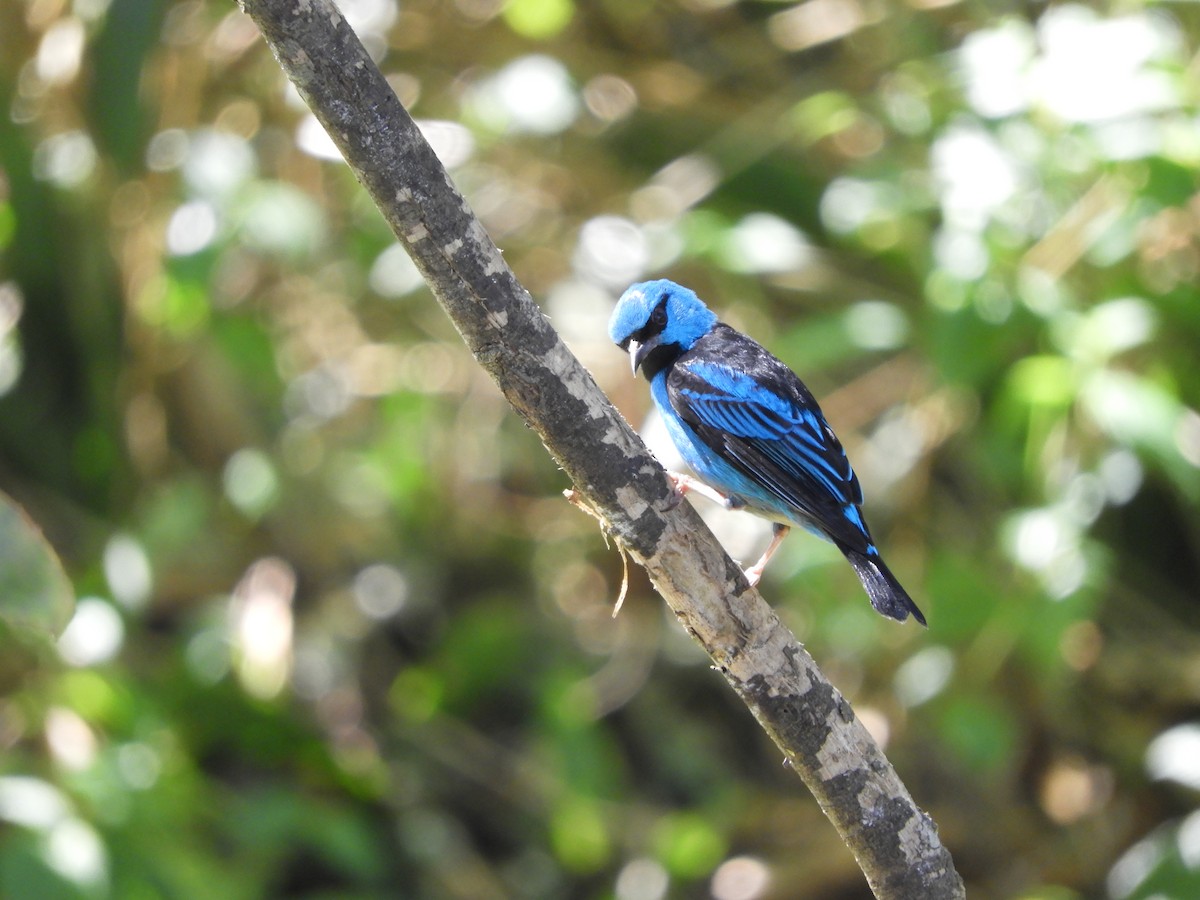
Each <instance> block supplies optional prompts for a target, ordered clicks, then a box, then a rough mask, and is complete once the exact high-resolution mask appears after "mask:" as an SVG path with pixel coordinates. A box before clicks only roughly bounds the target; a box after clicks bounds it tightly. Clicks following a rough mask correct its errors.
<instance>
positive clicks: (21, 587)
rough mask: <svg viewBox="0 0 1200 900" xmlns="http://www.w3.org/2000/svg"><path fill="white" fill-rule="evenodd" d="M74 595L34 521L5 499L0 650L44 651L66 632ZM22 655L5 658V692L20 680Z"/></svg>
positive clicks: (0, 667) (0, 521) (1, 681)
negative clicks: (3, 647) (9, 646)
mask: <svg viewBox="0 0 1200 900" xmlns="http://www.w3.org/2000/svg"><path fill="white" fill-rule="evenodd" d="M74 608H75V592H74V590H73V589H72V588H71V582H70V581H69V580H68V579H67V575H66V573H65V572H64V571H63V568H62V563H60V562H59V560H58V556H57V555H56V554H55V552H54V550H53V549H52V548H51V547H50V544H49V543H47V541H46V539H45V538H44V537H43V536H42V533H41V531H40V530H39V529H38V527H37V526H36V525H34V524H33V522H32V521H30V519H29V517H28V516H26V515H25V513H24V512H22V510H21V509H20V507H18V506H17V505H16V504H15V503H14V502H13V501H12V500H11V499H9V498H8V497H7V496H4V495H0V645H4V644H8V643H9V641H10V640H13V639H15V640H16V641H18V642H19V643H21V644H24V645H26V646H28V647H42V648H44V647H45V646H46V645H47V644H48V643H49V642H50V641H52V640H54V638H56V637H58V635H59V633H60V632H61V631H62V630H63V629H64V628H65V627H66V625H67V622H68V621H69V620H70V618H71V613H72V611H73V610H74ZM20 656H21V654H17V653H10V652H3V653H0V658H2V659H3V660H4V661H3V663H0V689H3V687H4V686H5V685H6V684H7V683H8V682H9V679H11V678H13V677H15V676H18V675H20V674H21V673H20V672H19V671H14V670H13V668H14V666H16V667H18V668H20V667H23V665H24V664H27V663H28V660H26V661H25V663H22V661H21V660H20V659H19V657H20Z"/></svg>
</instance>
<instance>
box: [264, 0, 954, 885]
mask: <svg viewBox="0 0 1200 900" xmlns="http://www.w3.org/2000/svg"><path fill="white" fill-rule="evenodd" d="M242 3H243V8H244V10H245V11H246V12H247V13H248V14H249V15H250V16H251V17H252V18H253V19H254V21H255V22H256V23H257V24H258V27H259V29H260V30H261V31H262V33H263V35H264V37H265V38H266V39H267V43H268V44H269V45H270V47H271V50H272V51H273V52H274V54H275V57H276V58H277V59H278V61H279V64H280V65H281V66H282V67H283V70H284V72H285V73H287V76H288V77H289V78H290V79H291V80H292V82H293V83H294V84H295V85H296V87H297V88H298V89H299V91H300V94H301V96H303V97H304V99H305V101H306V102H307V103H308V105H309V107H310V108H311V109H312V111H313V113H314V114H315V115H316V117H317V119H319V120H320V122H321V123H322V124H323V125H324V126H325V130H326V131H327V132H329V135H330V137H331V138H333V140H334V142H335V143H336V144H337V146H338V147H339V148H340V149H341V152H342V155H343V156H344V157H345V158H346V161H347V162H348V163H349V164H350V167H351V169H352V170H353V171H354V174H355V176H356V177H357V178H358V180H359V181H360V182H361V183H362V185H363V186H364V187H365V188H366V189H367V191H368V192H369V193H370V195H371V197H372V199H373V200H374V201H375V204H376V206H378V207H379V210H380V212H382V213H383V215H384V218H386V219H387V221H388V224H389V225H390V226H391V228H392V231H393V232H394V233H395V235H396V237H397V238H398V239H399V240H400V242H401V243H402V244H403V245H404V246H405V248H407V250H408V252H409V254H410V255H411V256H412V258H413V260H414V262H415V263H416V265H417V267H418V268H419V269H420V270H421V273H422V274H423V275H424V277H425V280H426V281H427V282H428V283H429V285H430V287H431V288H432V289H433V293H434V295H435V296H436V297H437V299H438V301H439V302H440V303H441V305H442V306H443V307H444V309H445V310H446V312H447V314H448V315H449V316H450V318H451V319H452V320H453V322H454V324H455V326H456V327H457V328H458V330H459V333H460V334H461V335H462V338H463V340H464V341H465V342H466V344H467V346H468V347H469V348H470V350H471V352H472V353H473V354H474V355H475V358H476V359H477V360H478V361H479V363H480V365H482V366H483V367H484V369H486V370H487V372H488V373H489V374H490V375H491V376H492V378H493V379H494V380H495V382H496V384H497V385H498V386H499V388H500V390H501V391H502V392H503V393H504V396H505V397H506V398H507V399H508V401H509V403H511V404H512V406H513V408H514V409H515V410H516V411H517V412H518V413H520V415H521V416H522V417H523V418H524V419H525V421H526V422H528V423H529V425H530V426H531V427H533V428H534V429H535V430H536V431H537V433H538V434H539V435H540V437H541V439H542V442H543V443H544V444H545V445H546V449H547V450H549V452H550V455H551V456H553V457H554V459H555V461H556V462H557V463H558V464H559V465H560V466H561V467H562V469H563V471H564V472H566V474H567V475H568V477H569V478H570V479H571V481H572V483H573V485H574V495H573V498H572V499H573V501H574V502H576V503H577V504H578V505H581V506H583V507H584V508H587V509H588V510H589V511H591V512H592V513H593V514H594V515H595V516H596V517H597V518H598V519H599V520H600V521H601V523H602V525H603V526H604V527H605V528H606V529H607V530H608V532H609V533H610V534H612V536H613V537H614V538H615V539H616V540H617V541H618V542H619V543H620V545H621V546H622V547H623V548H624V549H625V550H626V551H627V552H628V553H629V554H630V555H631V556H632V557H633V558H634V560H636V561H637V562H638V563H640V564H641V565H642V566H644V567H645V568H646V570H647V572H648V573H649V575H650V579H651V581H652V582H653V583H654V586H655V587H656V588H657V589H658V591H659V593H660V594H662V596H663V598H664V599H665V600H666V602H667V604H668V605H669V606H670V608H671V609H672V611H673V612H674V613H675V615H676V617H677V618H678V619H679V621H680V623H681V624H682V625H683V627H684V628H685V629H686V630H687V631H688V633H689V634H691V635H692V637H693V638H695V639H696V641H697V642H698V643H699V644H700V645H701V646H702V647H703V648H704V650H705V651H706V652H707V653H708V655H709V656H710V657H711V658H712V660H713V662H714V663H715V664H716V667H717V668H718V669H719V670H720V672H721V673H722V674H723V675H724V676H725V678H726V680H727V681H728V682H729V684H730V685H731V686H732V687H733V689H734V690H735V691H736V692H737V693H738V695H739V696H740V697H741V698H742V700H743V701H745V703H746V705H747V706H748V707H749V708H750V711H751V712H752V713H753V714H754V716H755V718H756V719H758V721H759V724H760V725H762V727H763V728H764V729H765V730H766V732H767V733H768V734H769V735H770V736H771V738H772V739H773V740H774V741H775V743H776V744H777V745H778V746H779V748H780V749H781V750H782V751H783V753H784V754H785V756H786V759H787V761H788V762H789V763H790V765H791V767H792V768H793V769H794V770H795V771H796V772H797V774H799V775H800V777H801V778H802V779H803V780H804V783H805V784H806V785H807V786H808V788H809V790H811V791H812V793H813V795H814V796H815V797H816V799H817V802H818V803H819V804H820V806H821V808H822V810H824V812H825V814H826V815H827V816H828V817H829V819H830V821H831V822H832V823H833V824H834V826H835V827H836V828H837V830H838V832H839V833H840V834H841V836H842V839H843V840H844V841H845V842H846V844H847V845H848V846H849V847H850V849H851V851H852V852H853V853H854V856H855V858H856V859H857V860H858V864H859V867H860V868H861V869H862V871H863V873H864V874H865V875H866V877H867V881H868V882H869V884H870V886H871V889H872V890H873V891H874V892H875V894H876V896H878V897H885V898H905V900H916V898H921V900H937V898H957V897H962V896H964V891H963V885H962V880H961V879H960V878H959V876H958V873H957V872H956V871H955V870H954V865H953V862H952V861H951V859H950V854H949V852H948V851H947V850H946V849H945V847H943V846H942V844H941V841H940V840H939V838H938V833H937V828H936V826H935V825H934V823H933V821H932V820H931V819H930V818H929V816H928V815H926V814H925V813H924V812H923V811H922V810H920V809H919V808H918V807H917V806H916V805H915V804H914V803H913V800H912V797H911V796H910V795H909V793H908V791H907V789H906V788H905V787H904V785H903V784H902V783H901V781H900V779H899V777H898V776H897V775H896V772H895V770H894V769H893V768H892V766H891V764H890V763H889V762H888V761H887V759H886V758H885V757H884V755H883V754H882V753H881V752H880V750H879V748H878V746H876V744H875V742H874V741H873V740H872V739H871V737H870V735H869V734H868V733H867V731H866V730H865V729H864V728H863V726H862V725H861V723H860V722H859V721H858V720H857V719H856V718H855V716H854V713H853V711H852V710H851V708H850V704H849V703H847V702H846V700H845V699H844V698H843V697H842V696H841V694H840V693H838V691H837V689H836V688H834V687H833V685H832V684H830V683H829V681H828V680H827V679H826V678H825V676H824V675H822V674H821V672H820V671H819V670H818V669H817V666H816V663H814V662H813V660H812V657H810V656H809V655H808V653H807V652H805V650H804V648H803V647H801V646H800V644H799V643H798V642H797V641H796V639H795V637H793V635H792V634H791V632H790V631H788V629H787V628H786V627H785V626H784V625H783V624H782V623H781V622H780V620H779V618H778V617H777V616H776V615H775V613H774V611H773V610H772V609H771V608H770V607H769V606H768V605H767V604H766V603H765V602H763V600H762V598H761V597H760V596H759V595H758V593H757V591H755V590H754V589H752V588H750V587H749V585H748V584H747V582H746V580H745V578H744V576H743V575H742V572H741V569H739V568H738V566H737V565H736V564H735V563H734V562H733V561H732V560H731V559H730V558H729V557H728V556H727V555H726V554H725V552H724V551H723V550H722V548H721V546H720V545H719V544H718V543H717V541H716V539H715V538H713V536H712V534H711V532H709V530H708V529H707V528H706V527H705V526H704V524H703V522H702V521H701V520H700V518H699V516H698V515H697V514H696V513H695V512H694V511H693V510H692V508H691V506H690V505H689V504H687V503H676V502H675V495H674V491H673V488H672V486H671V484H670V482H669V481H668V480H667V478H666V476H665V474H664V472H663V470H662V468H661V466H659V464H658V463H657V462H656V461H655V460H654V459H653V457H651V456H650V454H649V452H648V451H647V450H646V447H645V445H644V444H643V443H642V442H641V440H640V439H639V438H638V436H637V435H636V434H635V433H634V432H633V431H632V430H631V429H630V428H629V426H628V425H627V424H626V423H625V420H624V419H622V418H621V415H620V414H619V413H618V412H617V411H616V409H614V408H613V406H612V405H611V404H610V403H609V401H608V398H607V397H606V396H605V395H604V393H603V392H602V391H601V390H600V389H599V388H598V387H597V386H596V383H595V382H594V381H593V380H592V377H591V375H590V374H589V373H588V371H587V370H586V369H584V368H583V366H582V365H581V364H580V363H579V361H578V360H577V359H576V358H575V357H574V356H573V355H572V354H571V352H570V351H569V350H568V349H567V348H566V346H565V345H564V344H563V343H562V341H561V340H560V339H559V337H558V335H557V333H556V332H555V331H554V329H553V328H551V327H550V325H549V323H548V322H547V320H546V318H545V317H544V316H543V315H542V313H541V311H540V310H539V309H538V307H537V306H536V305H535V304H534V302H533V300H532V299H531V298H530V296H529V294H528V292H527V291H526V290H525V289H524V288H523V287H522V286H521V284H520V283H519V282H518V281H517V279H516V277H515V276H514V275H513V273H512V271H511V270H510V269H509V267H508V265H507V264H506V263H505V261H504V259H503V257H502V256H501V255H500V252H499V250H498V249H497V248H496V246H495V244H493V243H492V241H491V239H490V238H489V237H488V235H487V233H486V232H485V230H484V228H483V226H482V225H481V224H480V222H479V220H478V219H477V218H476V217H475V215H474V213H472V211H471V209H470V207H469V206H468V205H467V203H466V202H465V201H464V200H463V198H462V196H461V195H460V194H459V193H458V191H457V190H456V189H455V188H454V186H453V184H451V182H450V178H449V176H448V175H447V174H446V171H445V169H444V168H443V167H442V165H441V164H440V163H439V162H438V160H437V158H436V157H435V155H434V153H433V151H432V150H431V149H430V147H429V145H428V144H427V143H426V141H425V140H424V138H422V136H421V133H420V131H419V130H418V129H417V127H416V125H415V124H414V123H413V120H412V119H411V117H410V116H409V115H408V112H407V111H406V110H405V109H404V107H403V106H402V105H401V103H400V101H399V100H397V99H396V96H395V95H394V94H393V93H392V90H391V88H390V87H389V86H388V84H387V82H386V81H385V80H384V78H383V76H382V75H381V74H380V72H379V70H378V69H377V68H376V66H375V65H374V63H373V62H372V61H371V59H370V57H369V56H368V55H367V53H366V51H365V50H364V49H363V47H362V45H361V44H360V43H359V41H358V38H357V37H356V36H355V35H354V33H353V31H352V30H351V29H350V27H349V26H348V25H347V24H346V21H345V19H343V18H342V16H341V15H340V14H339V13H338V11H337V9H336V7H335V6H334V5H333V3H332V2H330V0H242Z"/></svg>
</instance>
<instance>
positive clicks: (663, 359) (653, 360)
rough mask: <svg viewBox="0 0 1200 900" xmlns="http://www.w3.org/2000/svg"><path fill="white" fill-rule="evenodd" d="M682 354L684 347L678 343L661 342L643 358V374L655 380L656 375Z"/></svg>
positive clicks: (648, 378) (648, 379)
mask: <svg viewBox="0 0 1200 900" xmlns="http://www.w3.org/2000/svg"><path fill="white" fill-rule="evenodd" d="M682 355H683V348H682V347H681V346H679V345H678V344H659V345H658V346H657V347H655V348H654V349H653V350H651V351H650V352H649V353H647V354H646V358H645V359H643V360H642V367H641V368H642V374H643V375H645V376H646V380H647V381H653V380H654V376H655V375H657V374H658V373H659V372H661V371H662V370H663V369H665V368H667V366H669V365H671V363H673V362H675V360H677V359H679V357H680V356H682Z"/></svg>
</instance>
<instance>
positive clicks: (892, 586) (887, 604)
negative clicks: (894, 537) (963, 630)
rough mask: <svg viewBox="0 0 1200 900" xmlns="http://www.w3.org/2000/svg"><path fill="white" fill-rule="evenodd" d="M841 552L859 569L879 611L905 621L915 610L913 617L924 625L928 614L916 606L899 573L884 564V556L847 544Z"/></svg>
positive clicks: (869, 595)
mask: <svg viewBox="0 0 1200 900" xmlns="http://www.w3.org/2000/svg"><path fill="white" fill-rule="evenodd" d="M842 552H843V553H845V554H846V559H848V560H850V565H852V566H854V571H855V572H857V573H858V580H859V581H861V582H862V585H863V587H864V588H866V591H867V596H868V597H870V598H871V605H872V606H873V607H875V611H876V612H878V613H880V614H881V615H885V616H887V617H888V618H891V619H895V620H896V621H897V622H903V621H904V620H905V619H907V618H908V614H909V613H912V617H913V618H914V619H916V620H917V621H918V622H920V623H921V624H922V625H924V624H925V616H923V615H922V614H921V610H919V609H917V604H915V603H913V601H912V597H910V596H908V593H907V592H906V591H905V590H904V588H902V587H901V586H900V582H899V581H897V580H896V576H895V575H893V574H892V572H891V570H890V569H889V568H888V567H887V566H885V565H884V564H883V560H882V559H880V558H879V557H878V556H868V555H867V554H866V553H860V552H858V551H857V550H848V549H846V548H845V547H843V548H842Z"/></svg>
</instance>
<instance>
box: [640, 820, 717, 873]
mask: <svg viewBox="0 0 1200 900" xmlns="http://www.w3.org/2000/svg"><path fill="white" fill-rule="evenodd" d="M653 841H654V849H655V855H656V856H657V857H658V859H659V860H660V861H661V862H662V863H663V865H664V866H666V867H667V871H669V872H671V873H672V874H673V875H677V876H679V877H680V878H700V877H703V876H705V875H707V874H709V873H710V872H712V870H713V869H715V868H716V867H717V864H718V863H720V861H721V859H722V858H723V857H724V855H725V852H726V841H725V838H724V837H723V836H722V835H721V834H720V832H718V831H717V829H716V828H715V827H714V826H713V824H712V822H711V821H709V819H708V817H707V816H704V815H701V814H700V813H686V812H680V813H673V814H671V815H667V816H664V817H663V818H662V819H661V820H660V821H659V822H658V824H657V825H656V826H655V828H654V838H653Z"/></svg>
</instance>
